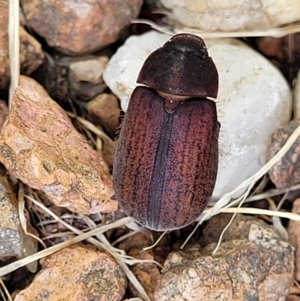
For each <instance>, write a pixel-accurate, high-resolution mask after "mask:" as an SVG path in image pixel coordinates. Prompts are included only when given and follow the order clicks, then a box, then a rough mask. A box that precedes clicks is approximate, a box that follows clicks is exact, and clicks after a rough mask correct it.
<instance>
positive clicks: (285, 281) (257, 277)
mask: <svg viewBox="0 0 300 301" xmlns="http://www.w3.org/2000/svg"><path fill="white" fill-rule="evenodd" d="M240 221H241V219H240ZM245 222H246V223H247V224H248V225H249V227H248V232H247V233H244V234H243V236H248V238H239V239H233V240H230V241H225V242H222V243H221V245H220V247H219V249H218V251H217V253H216V254H215V255H214V256H212V255H211V254H212V251H213V250H214V249H215V247H216V243H211V244H209V245H207V246H206V247H205V248H204V249H203V250H201V251H200V252H199V253H198V254H200V255H198V257H195V256H194V255H193V254H196V252H195V250H194V251H193V254H191V253H189V251H186V252H183V251H179V252H173V253H171V254H170V255H169V257H168V258H167V260H166V262H165V264H164V268H163V270H162V276H161V277H160V279H159V281H158V284H157V286H156V289H155V300H159V301H164V300H172V301H177V300H178V301H180V300H193V301H200V300H201V301H202V300H220V301H225V300H226V301H230V300H244V301H251V300H260V301H277V300H279V298H281V297H285V296H287V295H288V293H289V290H290V288H291V287H292V285H293V281H294V280H293V272H294V251H293V248H292V247H291V246H290V245H289V244H288V243H286V242H285V241H283V240H281V238H280V237H279V236H278V235H277V234H276V233H275V232H274V229H273V228H272V227H271V226H268V225H266V224H264V225H261V222H259V223H258V224H257V223H256V220H255V219H253V218H252V222H251V220H250V219H247V220H246V221H245ZM236 229H238V228H236ZM234 231H235V230H233V236H235V237H237V236H238V233H241V231H239V230H238V232H236V233H235V232H234ZM174 258H175V259H174Z"/></svg>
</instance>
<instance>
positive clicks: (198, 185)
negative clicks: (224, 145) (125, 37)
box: [113, 34, 220, 231]
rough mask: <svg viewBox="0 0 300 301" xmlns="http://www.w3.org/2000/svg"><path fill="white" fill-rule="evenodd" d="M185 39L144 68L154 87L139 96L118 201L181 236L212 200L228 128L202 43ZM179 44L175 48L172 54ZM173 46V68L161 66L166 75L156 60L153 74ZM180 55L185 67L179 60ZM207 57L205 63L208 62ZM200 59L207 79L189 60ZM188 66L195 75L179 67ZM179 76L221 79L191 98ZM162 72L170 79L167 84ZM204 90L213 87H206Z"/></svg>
mask: <svg viewBox="0 0 300 301" xmlns="http://www.w3.org/2000/svg"><path fill="white" fill-rule="evenodd" d="M178 36H179V37H178ZM178 36H175V37H173V38H172V39H171V40H170V41H169V42H167V43H166V44H165V46H163V47H162V48H160V49H158V50H157V51H155V52H154V53H153V54H151V55H150V57H149V58H148V59H147V61H146V62H145V64H144V66H143V67H142V69H141V72H140V75H139V81H141V82H143V83H144V84H145V83H146V84H147V85H148V86H149V87H142V86H140V87H137V88H136V89H135V90H134V91H133V93H132V96H131V99H130V102H129V106H128V110H127V112H126V115H125V119H124V122H123V124H122V128H121V132H120V137H119V141H118V145H117V149H116V153H115V161H114V169H113V178H114V188H115V194H116V197H117V200H118V201H119V204H120V206H121V208H122V209H123V211H124V212H125V213H126V214H127V215H129V216H131V217H133V218H134V219H135V220H137V221H138V222H139V223H140V224H142V225H144V226H145V227H147V228H149V229H152V230H156V231H165V230H173V229H178V228H181V227H184V226H186V225H189V224H190V223H192V222H193V221H195V219H196V218H197V217H198V216H199V215H200V213H201V212H202V211H203V210H204V208H205V206H206V204H207V202H208V201H209V199H210V197H211V195H212V192H213V189H214V185H215V181H216V175H217V167H218V135H219V127H220V125H219V123H218V120H217V111H216V105H215V103H214V102H213V101H212V100H209V99H206V98H205V96H203V95H206V96H212V95H216V93H217V90H218V74H217V72H216V68H215V66H214V64H213V62H212V60H211V59H210V58H209V57H208V56H207V52H206V48H205V45H204V42H203V41H202V40H201V39H200V38H198V37H194V36H193V35H185V34H182V35H178ZM181 40H182V43H181V42H180V41H181ZM172 41H175V42H174V44H173V46H172V45H171V46H172V47H170V44H172ZM189 41H192V42H191V43H190V42H189ZM195 41H198V42H197V43H198V44H197V43H196V42H195ZM194 44H196V45H194ZM166 45H168V47H169V48H171V52H174V53H173V54H172V55H171V57H172V60H171V61H172V64H171V65H170V62H171V61H170V60H166V61H165V62H166V63H167V65H165V64H164V62H163V61H161V62H160V64H161V66H160V71H159V70H158V69H155V68H158V65H157V64H156V63H157V62H156V61H155V60H154V61H153V64H154V65H155V64H156V65H157V67H155V68H154V69H153V70H156V71H153V70H152V71H151V70H150V69H151V68H150V67H151V60H152V59H153V58H155V57H156V53H158V56H160V57H161V58H163V57H164V53H167V56H168V55H169V54H168V53H169V50H168V49H167V52H165V47H166ZM196 46H197V47H196ZM195 48H196V50H195ZM191 49H192V51H190V50H191ZM201 49H204V52H201ZM159 52H162V53H159ZM195 52H196V53H197V55H195V54H194V53H195ZM176 53H177V56H179V57H182V59H181V60H178V58H176ZM199 53H200V54H199ZM201 53H202V54H201ZM154 54H155V55H154ZM198 54H199V55H198ZM199 57H200V58H201V57H202V59H201V60H200V63H199V60H198V58H199ZM193 58H194V59H195V61H196V62H198V63H199V64H200V65H201V66H202V67H203V66H204V67H203V68H205V69H204V70H202V71H201V74H200V75H199V74H198V73H195V72H194V71H193V70H198V69H197V68H198V67H199V66H198V67H195V66H194V64H195V63H194V64H193V63H192V62H190V61H189V60H191V59H193ZM180 62H181V63H182V64H183V65H184V64H186V62H188V64H187V65H186V66H187V68H188V69H191V70H185V68H184V66H178V64H179V65H180ZM174 64H175V65H174ZM149 66H150V67H149ZM211 66H213V67H214V68H211ZM144 67H145V68H144ZM149 68H150V69H149ZM206 69H207V70H206ZM147 70H148V71H147ZM149 70H150V71H151V72H152V76H154V77H155V76H156V75H155V74H157V76H158V77H157V78H151V77H149V78H148V76H147V74H148V72H150V71H149ZM168 70H169V73H168V72H167V71H168ZM178 70H183V71H184V73H185V76H187V74H191V75H192V76H198V77H200V79H201V77H203V74H210V76H211V74H215V76H216V78H214V79H213V80H212V82H211V84H210V85H212V86H213V87H208V86H207V87H205V86H203V87H193V89H192V90H191V91H190V90H189V89H188V88H187V87H186V86H182V84H185V83H186V82H187V80H186V79H185V78H183V77H182V75H181V74H178ZM146 71H147V72H146ZM189 71H190V72H189ZM156 72H157V73H156ZM162 73H165V74H167V73H168V76H167V75H166V77H161V75H162ZM197 74H198V75H197ZM180 78H182V80H183V81H182V82H181V83H180V81H179V79H180ZM173 81H174V82H175V83H176V85H175V84H174V82H173ZM197 81H199V78H198V79H192V80H191V82H192V83H194V84H195V83H197ZM157 83H159V85H160V86H159V87H158V86H156V84H157ZM164 83H165V84H166V86H164V85H163V84H164ZM200 84H201V80H200V82H199V83H198V85H200ZM204 84H205V85H208V83H207V82H206V81H204ZM215 85H217V87H215ZM177 86H178V88H176V87H177ZM174 89H175V90H176V89H177V90H176V91H180V92H174ZM197 91H198V92H197ZM199 91H200V92H199ZM181 93H183V94H181ZM197 93H198V95H194V94H197ZM182 95H185V97H184V98H182V97H181V96H182ZM186 95H188V97H186ZM178 96H179V98H178Z"/></svg>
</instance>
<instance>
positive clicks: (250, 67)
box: [103, 31, 292, 199]
mask: <svg viewBox="0 0 300 301" xmlns="http://www.w3.org/2000/svg"><path fill="white" fill-rule="evenodd" d="M169 38H170V37H169V36H168V35H165V34H160V33H157V32H155V31H150V32H147V33H145V34H143V35H140V36H131V37H129V38H128V39H127V40H126V42H125V43H124V45H123V46H122V47H120V48H119V49H118V51H117V52H116V54H115V55H114V56H113V57H112V58H111V59H110V61H109V63H108V65H107V68H106V69H105V71H104V74H103V78H104V81H105V82H106V84H107V85H108V86H109V88H110V89H111V90H112V91H113V93H114V94H116V95H117V96H118V97H119V99H120V101H121V108H122V109H123V110H124V111H125V112H126V110H127V107H128V102H129V99H130V96H131V93H132V91H133V89H134V88H135V87H136V86H137V84H136V79H137V76H138V73H139V71H140V69H141V67H142V64H143V62H144V60H145V59H146V58H147V57H148V56H149V54H150V53H152V52H153V51H154V50H155V49H157V48H158V47H160V46H162V45H163V44H164V43H165V42H166V41H167V40H168V39H169ZM205 44H206V45H207V49H208V53H209V55H210V56H211V57H212V59H213V61H214V62H215V64H216V66H217V69H218V72H219V94H218V97H217V100H216V101H217V109H218V114H219V121H220V123H221V131H220V140H219V141H220V150H219V170H218V175H217V182H216V187H215V190H214V193H213V199H218V198H220V197H221V196H222V195H223V194H224V193H227V192H229V191H232V190H233V189H235V188H236V187H237V186H238V185H239V184H241V183H242V182H243V181H244V180H246V179H247V178H249V177H250V176H252V175H253V174H254V173H255V172H257V171H258V170H259V169H260V168H261V167H262V166H263V165H264V164H265V163H266V153H267V148H268V145H269V139H270V136H271V135H272V133H273V132H274V130H275V129H276V128H277V127H278V126H280V125H283V124H287V123H288V122H289V120H290V117H291V108H292V95H291V91H290V88H289V85H288V83H287V82H286V80H285V79H284V77H283V76H282V74H281V73H280V72H279V71H278V69H277V68H275V67H274V66H273V65H272V64H271V63H270V62H269V61H267V60H266V59H265V58H264V57H263V56H262V55H260V54H259V53H257V52H255V51H254V50H253V49H251V48H250V47H249V46H247V45H245V44H244V43H242V42H241V41H238V40H235V39H214V40H205ZM242 192H243V191H242V190H241V191H239V192H238V193H237V195H240V194H241V193H242Z"/></svg>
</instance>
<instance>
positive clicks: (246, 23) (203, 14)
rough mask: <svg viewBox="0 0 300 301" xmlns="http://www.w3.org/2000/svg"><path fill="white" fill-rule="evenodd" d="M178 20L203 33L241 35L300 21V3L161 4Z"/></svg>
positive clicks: (209, 0) (199, 0)
mask: <svg viewBox="0 0 300 301" xmlns="http://www.w3.org/2000/svg"><path fill="white" fill-rule="evenodd" d="M161 3H162V4H163V5H164V6H165V7H166V8H168V9H170V10H171V11H172V14H173V17H172V19H173V18H174V19H175V20H177V21H179V22H180V23H182V24H183V25H185V26H188V27H194V28H199V29H201V30H203V31H241V30H249V29H262V28H271V27H276V26H280V25H282V24H287V23H291V22H294V21H298V20H300V15H299V11H300V3H299V1H298V0H290V1H289V2H288V3H286V2H281V1H270V0H253V1H250V2H249V1H245V0H244V1H226V2H225V1H216V0H193V1H191V0H181V1H178V0H161Z"/></svg>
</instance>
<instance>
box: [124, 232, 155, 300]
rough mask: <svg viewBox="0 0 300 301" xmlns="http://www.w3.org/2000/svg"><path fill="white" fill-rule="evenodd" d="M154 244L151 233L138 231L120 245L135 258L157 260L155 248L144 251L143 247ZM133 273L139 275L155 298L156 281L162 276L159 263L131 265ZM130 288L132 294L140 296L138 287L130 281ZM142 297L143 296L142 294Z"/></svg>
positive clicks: (147, 290)
mask: <svg viewBox="0 0 300 301" xmlns="http://www.w3.org/2000/svg"><path fill="white" fill-rule="evenodd" d="M151 244H152V242H151V239H150V237H149V235H146V234H143V233H137V234H135V235H133V236H131V237H130V238H129V239H127V240H126V241H124V242H123V243H122V244H121V245H120V246H119V247H120V248H121V249H124V250H125V251H126V253H127V254H128V255H130V256H132V257H133V258H136V259H141V260H155V258H154V254H153V253H154V252H155V251H154V250H153V249H151V250H147V251H144V250H143V248H144V247H147V246H150V245H151ZM131 270H132V272H133V274H134V275H135V276H136V277H137V279H138V280H139V282H140V283H141V285H142V286H143V288H144V289H145V291H146V292H147V295H148V296H149V298H150V299H151V300H154V296H153V293H154V290H155V286H156V281H157V279H158V278H159V276H160V272H159V268H158V265H157V264H155V263H150V262H149V263H148V262H147V263H137V264H135V265H133V266H132V267H131ZM129 290H130V292H131V294H132V296H139V292H138V291H137V289H136V288H135V287H134V286H133V285H132V284H131V283H129ZM140 297H141V298H142V296H140Z"/></svg>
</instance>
